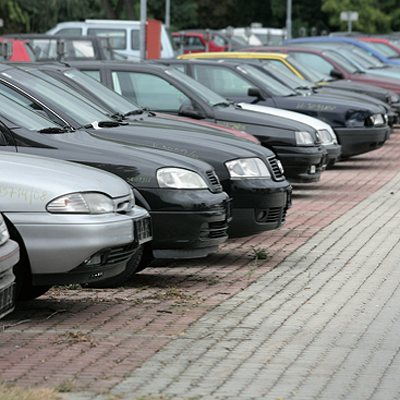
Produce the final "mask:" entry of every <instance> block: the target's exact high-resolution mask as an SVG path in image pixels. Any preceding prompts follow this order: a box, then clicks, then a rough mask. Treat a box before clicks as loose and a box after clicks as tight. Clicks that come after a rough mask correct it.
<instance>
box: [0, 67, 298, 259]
mask: <svg viewBox="0 0 400 400" xmlns="http://www.w3.org/2000/svg"><path fill="white" fill-rule="evenodd" d="M1 66H2V67H4V72H3V74H0V92H1V93H4V94H7V95H9V96H11V97H13V98H18V101H20V102H21V103H23V104H24V105H26V106H27V107H31V108H33V109H35V110H38V112H42V113H45V114H46V115H47V116H48V118H50V119H52V120H53V121H55V122H57V123H58V124H59V125H60V126H68V127H69V128H71V129H76V130H79V129H80V128H81V127H82V126H83V127H84V128H85V129H86V130H88V131H90V132H93V133H94V134H95V135H96V136H101V137H104V138H105V139H112V140H116V141H119V142H122V143H134V144H140V145H148V146H151V147H154V148H159V149H163V150H167V151H171V152H176V153H179V154H183V155H186V156H190V157H191V158H197V159H201V160H204V161H207V162H209V164H211V165H212V166H214V168H215V170H216V172H217V175H218V177H219V179H220V182H221V184H222V186H223V188H224V190H225V191H226V192H227V193H228V195H229V196H230V197H231V198H232V217H233V219H232V221H231V223H230V227H229V231H228V233H229V235H230V236H247V235H251V234H255V233H259V232H262V231H265V230H271V229H276V228H278V227H280V226H281V225H282V224H283V223H284V222H285V219H286V212H287V209H288V208H289V207H290V205H291V185H290V183H289V182H288V181H287V180H286V179H285V177H284V175H283V171H282V169H281V168H280V164H279V160H277V158H276V156H275V155H274V154H273V153H272V152H271V151H270V150H268V149H266V148H263V147H262V146H259V145H256V144H254V143H253V142H250V141H248V140H246V139H241V138H239V137H237V136H235V135H232V134H228V133H226V132H224V131H222V130H219V129H218V130H216V129H212V128H210V127H207V126H198V125H197V124H193V123H191V122H184V121H177V120H175V119H172V118H162V117H159V116H155V115H154V113H151V112H146V111H143V110H140V109H138V108H137V107H136V106H135V105H133V104H131V103H130V102H128V103H129V104H128V108H126V109H125V110H123V113H124V114H125V115H126V117H123V116H122V114H121V113H120V112H118V113H117V114H116V115H114V120H112V119H111V118H110V116H109V113H107V111H105V110H103V109H102V108H100V107H99V106H98V105H97V104H95V103H93V102H92V101H91V100H90V99H88V98H86V97H83V96H82V95H80V94H79V93H78V92H77V91H76V90H73V89H71V87H69V86H67V85H65V84H64V83H62V82H61V81H57V80H55V79H54V78H53V77H51V76H49V75H46V76H45V77H46V79H44V78H40V77H38V76H37V75H34V74H32V73H27V72H25V71H22V70H21V69H18V68H14V67H12V66H10V65H9V64H2V65H1ZM36 71H37V72H38V73H39V75H40V74H43V72H41V71H39V70H36ZM75 72H78V73H79V71H75ZM6 75H7V76H6ZM86 78H88V77H86ZM88 79H90V80H91V81H92V82H93V83H96V84H97V85H100V86H102V87H103V85H101V84H99V83H98V82H96V81H95V80H93V79H91V78H88ZM106 89H107V88H106ZM107 90H108V91H109V89H107ZM111 93H112V94H114V92H112V91H111ZM118 97H119V98H120V96H118ZM121 99H122V100H124V99H123V98H121ZM117 100H118V99H117ZM120 111H122V110H120ZM105 128H107V129H105ZM154 238H155V239H156V238H157V236H156V235H154ZM164 240H166V239H164ZM153 252H154V253H156V252H155V251H153ZM156 255H157V254H156ZM189 255H190V253H188V256H189ZM183 256H184V254H182V257H183ZM193 256H195V254H193ZM175 257H177V256H175ZM159 258H161V256H159Z"/></svg>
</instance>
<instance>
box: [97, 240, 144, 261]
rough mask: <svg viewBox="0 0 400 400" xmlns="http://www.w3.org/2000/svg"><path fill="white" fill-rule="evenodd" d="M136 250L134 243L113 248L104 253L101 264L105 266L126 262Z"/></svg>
mask: <svg viewBox="0 0 400 400" xmlns="http://www.w3.org/2000/svg"><path fill="white" fill-rule="evenodd" d="M136 249H137V244H136V243H130V244H127V245H125V246H119V247H113V248H112V249H110V250H109V251H108V252H106V253H105V257H104V260H103V263H104V264H106V265H112V264H119V263H123V262H125V261H128V260H129V259H130V258H131V257H132V256H133V254H134V253H135V251H136Z"/></svg>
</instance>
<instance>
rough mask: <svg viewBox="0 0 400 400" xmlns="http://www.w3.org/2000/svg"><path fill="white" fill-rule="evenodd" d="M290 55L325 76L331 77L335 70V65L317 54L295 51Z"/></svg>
mask: <svg viewBox="0 0 400 400" xmlns="http://www.w3.org/2000/svg"><path fill="white" fill-rule="evenodd" d="M289 54H290V55H291V56H292V57H293V58H295V59H296V60H299V61H300V62H302V63H303V64H305V65H310V66H312V67H313V68H314V69H316V70H318V71H319V72H322V73H323V74H325V75H329V74H330V73H331V71H332V69H333V65H332V64H331V63H330V62H328V61H326V60H325V59H324V58H323V57H321V56H319V55H317V54H311V53H300V52H295V51H293V52H289Z"/></svg>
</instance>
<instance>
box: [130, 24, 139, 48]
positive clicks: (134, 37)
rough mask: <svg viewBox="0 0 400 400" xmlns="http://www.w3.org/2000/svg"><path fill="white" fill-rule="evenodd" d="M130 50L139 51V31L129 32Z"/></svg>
mask: <svg viewBox="0 0 400 400" xmlns="http://www.w3.org/2000/svg"><path fill="white" fill-rule="evenodd" d="M131 49H132V50H140V30H139V29H132V31H131Z"/></svg>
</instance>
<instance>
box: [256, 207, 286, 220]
mask: <svg viewBox="0 0 400 400" xmlns="http://www.w3.org/2000/svg"><path fill="white" fill-rule="evenodd" d="M286 212H287V208H286V207H271V208H267V209H257V210H255V213H256V214H255V215H256V221H257V222H260V223H274V222H281V223H282V224H283V223H284V222H285V221H286Z"/></svg>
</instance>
